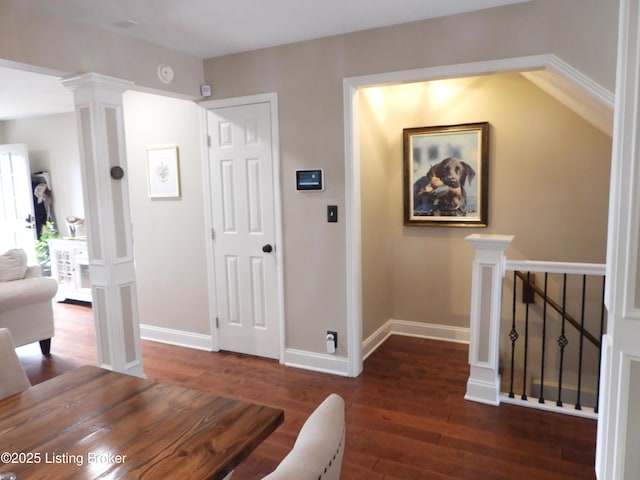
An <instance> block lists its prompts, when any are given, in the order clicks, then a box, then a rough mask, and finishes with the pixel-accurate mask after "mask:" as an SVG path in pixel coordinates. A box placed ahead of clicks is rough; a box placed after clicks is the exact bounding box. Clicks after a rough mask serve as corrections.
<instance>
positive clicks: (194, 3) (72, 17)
mask: <svg viewBox="0 0 640 480" xmlns="http://www.w3.org/2000/svg"><path fill="white" fill-rule="evenodd" d="M10 1H12V2H14V3H16V4H19V5H20V6H21V7H22V8H28V9H30V10H39V11H44V12H46V14H47V15H52V16H58V17H63V18H64V19H66V20H69V21H73V22H78V23H82V24H86V25H89V26H91V27H97V28H102V29H105V30H110V31H112V32H116V33H119V34H122V35H127V36H131V37H136V38H139V39H143V40H147V41H149V42H151V43H154V44H157V45H162V46H164V47H166V48H170V49H172V50H177V51H180V52H185V53H189V54H192V55H195V56H198V57H200V58H203V59H204V58H211V57H217V56H220V55H228V54H230V53H237V52H243V51H249V50H256V49H260V48H265V47H272V46H275V45H284V44H287V43H294V42H299V41H302V40H310V39H313V38H320V37H327V36H331V35H337V34H341V33H348V32H355V31H358V30H366V29H370V28H376V27H384V26H388V25H395V24H400V23H407V22H411V21H416V20H423V19H426V18H435V17H443V16H447V15H454V14H458V13H464V12H469V11H474V10H482V9H485V8H492V7H498V6H502V5H507V4H512V3H522V2H525V1H530V0H393V1H389V0H259V1H257V0H47V1H42V0H10Z"/></svg>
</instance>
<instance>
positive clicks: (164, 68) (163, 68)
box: [158, 65, 173, 85]
mask: <svg viewBox="0 0 640 480" xmlns="http://www.w3.org/2000/svg"><path fill="white" fill-rule="evenodd" d="M158 78H159V79H160V81H161V82H162V83H166V84H167V85H169V84H170V83H171V82H173V68H171V67H170V66H169V65H158Z"/></svg>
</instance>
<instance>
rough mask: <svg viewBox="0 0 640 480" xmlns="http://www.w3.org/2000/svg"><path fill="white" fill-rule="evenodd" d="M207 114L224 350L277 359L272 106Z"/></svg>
mask: <svg viewBox="0 0 640 480" xmlns="http://www.w3.org/2000/svg"><path fill="white" fill-rule="evenodd" d="M207 115H208V122H207V123H208V129H209V132H208V133H209V136H210V141H211V146H210V152H209V161H210V162H211V164H210V172H211V189H212V193H211V198H212V203H213V205H212V208H211V211H212V215H213V219H212V224H213V228H214V262H215V283H216V303H217V317H218V322H217V323H218V342H219V347H220V349H221V350H229V351H233V352H239V353H246V354H250V355H258V356H261V357H268V358H279V356H280V343H279V337H280V334H279V332H280V326H279V324H278V286H277V285H278V282H277V273H276V259H277V253H276V250H277V249H278V248H279V247H280V245H276V244H275V239H276V235H275V232H276V230H275V228H276V224H275V222H276V218H275V202H274V187H273V185H274V182H273V180H274V166H273V152H272V126H271V113H270V104H269V103H255V104H250V105H241V106H231V107H224V108H215V109H212V110H209V111H208V114H207Z"/></svg>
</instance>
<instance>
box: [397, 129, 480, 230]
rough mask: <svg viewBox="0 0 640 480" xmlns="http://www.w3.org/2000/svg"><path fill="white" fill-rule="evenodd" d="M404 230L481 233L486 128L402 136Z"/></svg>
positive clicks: (409, 131)
mask: <svg viewBox="0 0 640 480" xmlns="http://www.w3.org/2000/svg"><path fill="white" fill-rule="evenodd" d="M403 161H404V224H405V225H415V226H435V227H486V226H487V221H488V218H487V217H488V210H489V209H488V196H489V192H488V185H489V176H488V175H489V122H481V123H468V124H461V125H447V126H437V127H418V128H405V129H404V130H403Z"/></svg>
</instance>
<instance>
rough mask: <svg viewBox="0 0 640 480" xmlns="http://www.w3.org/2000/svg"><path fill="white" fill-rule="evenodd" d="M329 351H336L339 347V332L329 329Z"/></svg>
mask: <svg viewBox="0 0 640 480" xmlns="http://www.w3.org/2000/svg"><path fill="white" fill-rule="evenodd" d="M326 339H327V353H336V350H337V348H338V332H332V331H331V330H327V337H326Z"/></svg>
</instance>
